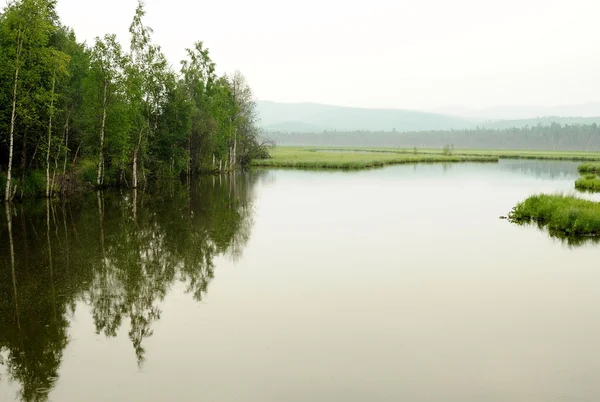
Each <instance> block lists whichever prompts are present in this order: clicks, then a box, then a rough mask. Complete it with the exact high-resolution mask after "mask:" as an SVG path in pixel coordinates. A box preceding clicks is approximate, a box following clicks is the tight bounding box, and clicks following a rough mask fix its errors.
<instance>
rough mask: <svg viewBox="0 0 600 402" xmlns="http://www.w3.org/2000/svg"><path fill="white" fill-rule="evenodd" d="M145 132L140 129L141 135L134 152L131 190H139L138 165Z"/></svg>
mask: <svg viewBox="0 0 600 402" xmlns="http://www.w3.org/2000/svg"><path fill="white" fill-rule="evenodd" d="M143 132H144V129H143V128H142V129H140V134H139V136H138V143H137V145H136V146H135V148H134V150H133V172H132V175H131V176H132V183H131V184H132V187H131V188H137V184H138V179H137V176H138V173H137V170H138V169H137V165H138V156H139V153H140V147H141V145H142V133H143Z"/></svg>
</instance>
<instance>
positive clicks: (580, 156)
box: [290, 147, 600, 167]
mask: <svg viewBox="0 0 600 402" xmlns="http://www.w3.org/2000/svg"><path fill="white" fill-rule="evenodd" d="M290 148H294V147H290ZM296 149H299V147H296ZM314 149H321V150H343V151H363V152H364V151H369V152H381V153H401V154H409V153H414V148H370V147H315V148H314ZM442 151H443V150H442V148H417V153H418V154H441V153H442ZM452 154H453V155H457V156H462V155H469V156H488V157H496V158H510V159H545V160H570V161H582V162H585V161H600V152H585V151H528V150H511V149H454V150H453V151H452ZM599 167H600V166H599Z"/></svg>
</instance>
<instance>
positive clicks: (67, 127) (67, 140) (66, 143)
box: [63, 109, 71, 176]
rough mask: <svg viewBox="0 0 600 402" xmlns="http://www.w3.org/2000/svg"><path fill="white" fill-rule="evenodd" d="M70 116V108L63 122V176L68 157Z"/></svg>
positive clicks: (65, 172)
mask: <svg viewBox="0 0 600 402" xmlns="http://www.w3.org/2000/svg"><path fill="white" fill-rule="evenodd" d="M70 118H71V110H70V109H69V111H68V112H67V121H66V122H65V163H64V166H63V176H64V175H66V174H67V158H68V157H69V119H70Z"/></svg>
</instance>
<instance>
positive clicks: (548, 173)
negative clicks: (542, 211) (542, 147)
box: [499, 159, 581, 179]
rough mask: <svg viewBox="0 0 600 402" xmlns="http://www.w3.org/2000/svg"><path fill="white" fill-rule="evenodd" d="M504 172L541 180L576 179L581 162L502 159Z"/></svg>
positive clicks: (501, 166) (501, 163) (501, 165)
mask: <svg viewBox="0 0 600 402" xmlns="http://www.w3.org/2000/svg"><path fill="white" fill-rule="evenodd" d="M499 163H500V168H501V170H503V171H509V172H513V173H519V174H525V175H528V176H533V177H536V178H541V179H571V178H573V179H576V178H577V177H579V174H578V173H577V166H579V164H580V163H581V162H573V161H543V160H531V159H500V162H499Z"/></svg>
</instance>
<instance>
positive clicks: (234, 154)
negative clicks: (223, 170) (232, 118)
mask: <svg viewBox="0 0 600 402" xmlns="http://www.w3.org/2000/svg"><path fill="white" fill-rule="evenodd" d="M236 165H237V127H236V129H235V130H234V131H233V156H232V157H231V168H232V170H235V166H236Z"/></svg>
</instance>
